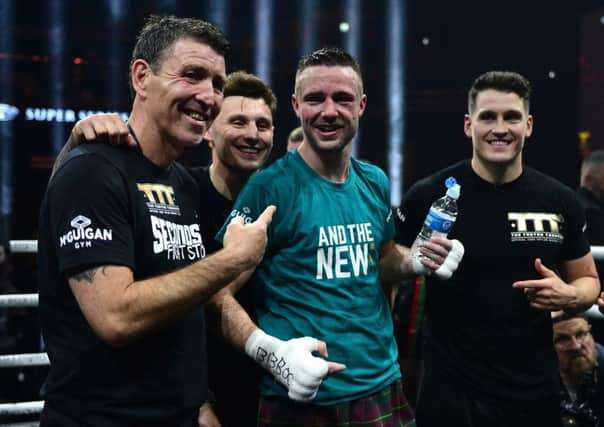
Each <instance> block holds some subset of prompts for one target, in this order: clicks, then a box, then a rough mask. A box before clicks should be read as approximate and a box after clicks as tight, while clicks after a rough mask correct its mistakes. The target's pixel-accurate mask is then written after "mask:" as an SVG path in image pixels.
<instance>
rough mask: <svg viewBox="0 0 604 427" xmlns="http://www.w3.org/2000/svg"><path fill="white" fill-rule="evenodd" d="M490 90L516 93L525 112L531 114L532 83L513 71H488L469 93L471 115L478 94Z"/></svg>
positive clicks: (473, 85) (478, 79)
mask: <svg viewBox="0 0 604 427" xmlns="http://www.w3.org/2000/svg"><path fill="white" fill-rule="evenodd" d="M488 89H493V90H496V91H499V92H508V93H510V92H511V93H515V94H516V95H518V96H519V97H520V99H522V103H523V105H524V110H525V111H526V112H527V113H528V112H529V105H530V98H531V83H530V82H529V81H528V80H527V79H526V78H525V77H524V76H522V75H521V74H518V73H516V72H513V71H488V72H486V73H484V74H481V75H480V76H478V78H477V79H476V80H474V83H472V87H471V88H470V90H469V92H468V112H469V113H470V114H472V113H473V112H474V110H475V109H476V98H477V97H478V94H479V93H480V92H482V91H485V90H488Z"/></svg>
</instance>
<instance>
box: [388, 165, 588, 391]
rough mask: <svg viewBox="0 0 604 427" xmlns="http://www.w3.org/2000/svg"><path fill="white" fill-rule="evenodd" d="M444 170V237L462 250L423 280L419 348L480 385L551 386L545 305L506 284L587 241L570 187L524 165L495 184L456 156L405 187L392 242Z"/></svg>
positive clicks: (573, 253) (462, 380)
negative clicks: (424, 335) (442, 271)
mask: <svg viewBox="0 0 604 427" xmlns="http://www.w3.org/2000/svg"><path fill="white" fill-rule="evenodd" d="M449 176H454V177H455V178H456V179H457V181H458V182H459V184H460V185H461V196H460V198H459V200H458V207H459V215H458V217H457V222H456V223H455V225H454V226H453V229H452V231H451V233H450V234H449V238H451V239H459V240H460V241H461V242H462V243H463V244H464V246H465V255H464V258H463V260H462V262H461V263H460V265H459V268H458V270H457V272H456V273H455V274H454V275H453V276H452V278H451V279H450V280H449V281H439V280H438V279H435V278H433V277H428V278H427V280H426V287H427V308H426V312H427V322H428V330H429V339H428V346H427V351H428V356H427V357H429V358H430V360H431V363H433V364H434V366H435V367H438V368H439V371H440V372H445V373H446V375H447V376H449V377H450V378H453V381H455V382H457V383H459V384H460V385H466V386H468V387H471V388H472V389H474V390H475V391H478V392H480V393H486V394H489V395H492V396H495V397H502V398H519V399H536V398H544V397H546V396H552V395H553V394H555V393H557V390H558V380H557V358H556V354H555V351H554V348H553V344H552V324H551V319H550V314H549V312H544V311H539V310H535V309H532V308H531V307H530V306H529V303H528V302H527V299H526V298H525V296H524V294H523V291H522V290H520V289H514V288H512V284H513V283H514V282H515V281H518V280H529V279H538V278H540V276H539V274H538V273H537V272H536V270H535V267H534V261H535V258H537V257H539V258H541V260H542V262H543V264H544V265H545V266H546V267H549V268H551V269H554V268H555V267H556V266H557V264H558V262H559V261H563V260H573V259H576V258H580V257H582V256H584V255H585V254H586V253H587V252H588V251H589V244H588V243H587V239H586V237H585V235H584V233H583V231H582V227H583V225H584V223H585V221H584V218H583V214H582V210H581V207H580V205H579V203H578V201H577V200H576V197H575V195H574V192H573V191H571V190H570V189H569V188H567V187H566V186H564V185H562V184H561V183H559V182H558V181H556V180H554V179H553V178H550V177H547V176H545V175H543V174H541V173H539V172H537V171H535V170H534V169H531V168H527V167H525V168H524V172H523V173H522V175H521V176H520V177H519V178H518V179H516V180H515V181H513V182H510V183H507V184H504V185H498V186H496V185H493V184H491V183H488V182H486V181H484V180H482V179H481V178H480V177H479V176H478V175H476V174H475V173H474V172H473V171H472V169H471V166H470V162H469V161H464V162H460V163H458V164H456V165H453V166H451V167H449V168H447V169H444V170H442V171H440V172H438V173H436V174H434V175H432V176H431V177H428V178H426V179H424V180H422V181H419V182H418V183H416V184H415V185H414V186H412V188H411V189H410V190H409V191H408V193H407V194H406V196H405V198H404V200H403V203H402V205H401V207H400V208H399V209H398V210H397V212H396V215H395V216H396V217H397V221H396V225H397V237H396V240H397V242H399V243H402V244H404V245H407V246H410V245H411V244H412V242H413V240H414V239H415V236H416V235H417V233H418V232H419V230H420V227H421V224H422V222H423V220H424V218H425V216H426V214H427V212H428V208H429V207H430V205H431V203H432V202H433V201H434V200H436V199H437V198H439V197H441V196H442V195H443V194H444V192H445V187H444V181H445V179H446V178H447V177H449ZM443 380H444V378H443Z"/></svg>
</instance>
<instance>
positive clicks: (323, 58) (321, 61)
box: [296, 47, 363, 92]
mask: <svg viewBox="0 0 604 427" xmlns="http://www.w3.org/2000/svg"><path fill="white" fill-rule="evenodd" d="M319 65H327V66H330V67H336V66H340V67H350V68H352V69H353V70H354V71H355V73H357V75H358V76H359V81H360V83H361V92H362V91H363V75H362V73H361V67H360V66H359V63H358V62H357V61H356V59H354V58H353V57H352V55H350V54H349V53H348V52H346V51H345V50H343V49H341V48H339V47H323V48H321V49H317V50H315V51H314V52H312V53H310V54H308V55H306V56H303V57H302V58H301V59H300V61H299V62H298V69H297V71H296V82H297V81H298V77H299V76H300V73H301V72H302V71H304V70H305V69H306V68H308V67H315V66H319Z"/></svg>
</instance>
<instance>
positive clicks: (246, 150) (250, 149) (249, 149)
mask: <svg viewBox="0 0 604 427" xmlns="http://www.w3.org/2000/svg"><path fill="white" fill-rule="evenodd" d="M239 150H241V151H243V152H244V153H251V154H256V153H258V152H259V151H260V150H258V149H257V148H240V149H239Z"/></svg>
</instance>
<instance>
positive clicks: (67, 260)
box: [47, 154, 134, 271]
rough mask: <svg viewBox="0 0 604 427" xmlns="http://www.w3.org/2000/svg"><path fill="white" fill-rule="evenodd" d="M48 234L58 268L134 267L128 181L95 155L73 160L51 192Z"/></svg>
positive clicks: (51, 186) (69, 162)
mask: <svg viewBox="0 0 604 427" xmlns="http://www.w3.org/2000/svg"><path fill="white" fill-rule="evenodd" d="M47 212H48V215H49V221H48V224H49V227H50V230H49V231H50V233H49V235H50V238H51V240H52V244H53V245H54V246H55V249H56V253H57V256H58V263H59V269H60V271H65V270H68V269H73V268H77V267H80V266H88V265H107V264H116V265H126V266H129V267H131V268H133V267H134V244H133V230H132V225H131V224H130V221H129V217H130V214H129V209H128V191H127V184H126V183H125V181H124V178H123V177H122V176H121V175H120V173H119V172H118V170H117V169H116V168H115V167H114V166H113V165H111V164H110V163H109V162H108V161H107V160H105V159H104V158H102V157H100V156H96V155H94V154H83V155H80V156H77V157H74V158H72V159H70V160H69V161H68V162H67V163H66V164H65V165H64V166H63V167H62V168H61V169H60V170H59V171H58V172H57V174H56V176H55V177H54V178H53V180H52V182H51V184H50V187H49V190H48V195H47Z"/></svg>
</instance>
